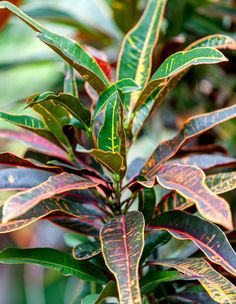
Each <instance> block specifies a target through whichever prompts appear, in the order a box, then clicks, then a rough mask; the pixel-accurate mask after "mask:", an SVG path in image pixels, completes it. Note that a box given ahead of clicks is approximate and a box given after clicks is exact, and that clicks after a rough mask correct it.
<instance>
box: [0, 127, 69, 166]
mask: <svg viewBox="0 0 236 304" xmlns="http://www.w3.org/2000/svg"><path fill="white" fill-rule="evenodd" d="M0 138H4V139H10V140H17V141H21V142H23V143H24V144H26V145H27V146H30V147H31V149H32V150H35V151H39V152H43V153H46V154H47V155H50V156H54V157H57V158H60V159H62V160H64V161H66V162H70V160H69V159H68V157H67V153H66V152H65V151H64V150H62V149H61V148H60V147H58V146H56V145H55V144H54V143H52V142H50V141H49V140H47V139H45V138H43V137H41V136H39V135H37V134H34V133H31V132H27V131H24V132H21V131H13V130H5V129H2V130H0Z"/></svg>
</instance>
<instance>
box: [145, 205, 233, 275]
mask: <svg viewBox="0 0 236 304" xmlns="http://www.w3.org/2000/svg"><path fill="white" fill-rule="evenodd" d="M176 219H178V221H177V220H176ZM149 228H150V230H156V229H157V230H167V231H169V232H170V233H171V234H172V235H173V236H174V237H175V238H177V239H183V240H186V239H189V240H192V241H193V242H194V243H195V244H196V245H197V246H198V247H199V248H200V249H201V250H202V251H203V252H204V253H205V254H206V256H207V257H208V258H209V259H210V260H211V261H212V262H213V263H216V264H218V265H221V266H222V267H223V268H224V269H226V270H227V271H228V272H230V273H232V274H233V275H236V253H235V251H234V250H233V248H232V247H231V245H230V243H229V241H228V240H227V238H226V236H225V234H224V233H223V231H222V230H221V229H220V228H218V227H217V226H216V225H214V224H211V223H209V222H208V221H206V220H204V219H202V218H200V217H198V216H195V215H191V214H188V213H186V212H183V211H179V210H175V211H169V212H165V213H163V214H162V215H159V216H157V217H156V218H155V219H153V220H152V221H151V222H150V225H149Z"/></svg>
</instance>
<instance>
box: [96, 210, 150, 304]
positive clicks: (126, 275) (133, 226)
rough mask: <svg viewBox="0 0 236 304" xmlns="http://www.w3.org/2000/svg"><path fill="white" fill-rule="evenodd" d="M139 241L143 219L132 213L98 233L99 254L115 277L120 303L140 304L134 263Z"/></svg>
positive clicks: (136, 265) (120, 217)
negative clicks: (100, 249) (99, 242)
mask: <svg viewBox="0 0 236 304" xmlns="http://www.w3.org/2000/svg"><path fill="white" fill-rule="evenodd" d="M143 238H144V220H143V216H142V214H141V213H140V212H135V211H133V212H129V213H127V214H126V215H120V216H117V217H115V218H113V219H112V220H111V221H110V222H108V223H107V224H106V225H104V226H103V228H102V230H101V233H100V239H101V244H102V253H103V256H104V259H105V262H106V265H107V267H108V268H109V269H110V271H111V272H112V273H113V274H114V275H115V277H116V280H117V284H118V292H119V298H120V303H121V304H128V303H130V304H131V303H141V296H140V290H139V281H138V264H139V260H140V257H141V254H142V250H143V243H144V242H143Z"/></svg>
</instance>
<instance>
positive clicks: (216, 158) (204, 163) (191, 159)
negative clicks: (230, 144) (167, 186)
mask: <svg viewBox="0 0 236 304" xmlns="http://www.w3.org/2000/svg"><path fill="white" fill-rule="evenodd" d="M235 162H236V159H235V158H233V157H229V156H226V155H222V154H197V155H196V154H193V155H189V156H184V157H181V158H176V159H174V160H171V161H168V164H170V163H176V164H180V165H194V166H197V167H199V168H201V169H203V170H206V169H210V168H213V167H216V166H222V165H230V164H235Z"/></svg>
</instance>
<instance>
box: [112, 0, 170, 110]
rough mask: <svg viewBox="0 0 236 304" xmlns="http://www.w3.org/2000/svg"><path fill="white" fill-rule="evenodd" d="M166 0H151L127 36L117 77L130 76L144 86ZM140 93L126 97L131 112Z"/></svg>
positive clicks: (119, 60)
mask: <svg viewBox="0 0 236 304" xmlns="http://www.w3.org/2000/svg"><path fill="white" fill-rule="evenodd" d="M166 2H167V1H166V0H159V1H158V2H157V1H156V0H149V2H148V4H147V7H146V9H145V11H144V13H143V15H142V17H141V19H140V20H139V22H138V23H137V25H136V26H135V27H134V28H133V29H131V30H130V31H129V32H128V33H127V35H126V36H125V38H124V40H123V43H122V46H121V50H120V55H119V59H118V69H117V78H118V79H123V78H125V77H127V75H129V76H130V78H132V79H133V80H134V81H135V82H136V83H137V84H138V85H141V86H142V87H144V86H145V84H146V83H147V81H148V78H149V76H150V73H151V67H152V64H151V61H152V54H153V50H154V47H155V45H156V42H157V40H158V37H159V33H160V27H161V23H162V20H163V15H164V10H165V5H166ZM137 97H138V94H134V95H133V96H132V97H131V96H127V97H126V98H125V99H124V108H125V110H126V111H127V112H129V113H130V114H131V113H132V110H133V108H134V105H135V102H136V100H137Z"/></svg>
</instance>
